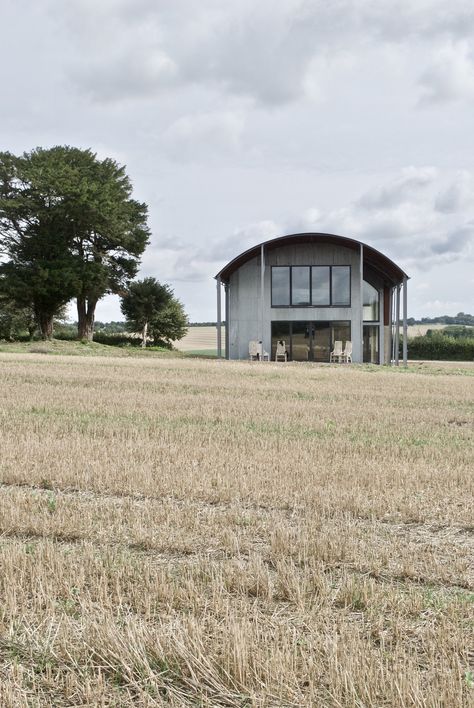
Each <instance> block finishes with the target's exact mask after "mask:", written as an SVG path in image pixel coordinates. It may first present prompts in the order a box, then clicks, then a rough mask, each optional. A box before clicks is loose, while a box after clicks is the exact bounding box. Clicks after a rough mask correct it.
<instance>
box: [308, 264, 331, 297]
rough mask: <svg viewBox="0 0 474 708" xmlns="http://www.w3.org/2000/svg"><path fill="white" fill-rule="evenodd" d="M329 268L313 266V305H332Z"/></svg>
mask: <svg viewBox="0 0 474 708" xmlns="http://www.w3.org/2000/svg"><path fill="white" fill-rule="evenodd" d="M329 282H330V278H329V266H313V268H312V271H311V290H312V295H313V305H330V304H331V301H330V298H329Z"/></svg>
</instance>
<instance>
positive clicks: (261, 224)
mask: <svg viewBox="0 0 474 708" xmlns="http://www.w3.org/2000/svg"><path fill="white" fill-rule="evenodd" d="M283 233H284V232H283ZM279 235H282V232H281V226H279V225H278V224H276V223H275V222H274V221H272V220H270V219H269V220H263V221H258V222H255V223H252V224H247V225H246V226H243V227H240V228H237V229H235V231H233V233H232V234H231V235H230V236H228V237H227V238H224V239H220V240H218V241H216V242H215V243H214V244H211V246H210V247H209V248H207V249H206V253H207V254H208V257H209V259H210V260H212V261H214V262H219V261H223V262H226V261H228V260H231V259H232V258H235V256H238V255H239V254H240V253H242V252H243V251H246V250H247V249H248V248H251V247H252V246H255V245H256V244H258V243H262V241H267V240H268V239H271V238H275V237H277V236H279Z"/></svg>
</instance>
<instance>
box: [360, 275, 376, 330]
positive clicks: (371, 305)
mask: <svg viewBox="0 0 474 708" xmlns="http://www.w3.org/2000/svg"><path fill="white" fill-rule="evenodd" d="M363 296H364V320H365V321H366V322H378V319H379V300H380V295H379V291H378V290H377V288H374V286H373V285H371V284H370V283H368V282H367V281H366V280H364V285H363Z"/></svg>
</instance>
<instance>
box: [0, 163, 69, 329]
mask: <svg viewBox="0 0 474 708" xmlns="http://www.w3.org/2000/svg"><path fill="white" fill-rule="evenodd" d="M51 169H52V166H51V160H50V158H49V156H47V155H46V154H39V153H38V154H34V155H33V154H32V155H24V156H22V157H15V156H14V155H11V154H10V153H0V253H1V254H2V256H3V258H4V259H5V258H6V259H7V260H6V261H4V262H3V263H2V264H1V265H0V275H1V277H2V291H3V292H4V293H5V294H6V295H7V296H8V297H9V298H10V300H11V301H13V302H14V303H15V305H16V306H17V307H19V308H31V309H32V311H33V312H34V315H35V318H36V322H37V324H38V327H39V328H40V331H41V334H42V336H43V338H45V339H47V338H50V337H51V336H52V333H53V319H54V317H55V315H56V314H57V313H58V312H59V311H60V310H61V308H62V307H64V305H65V304H66V303H67V302H68V301H69V300H70V299H71V298H72V297H73V296H74V295H75V293H76V292H77V288H78V286H79V280H78V277H77V272H76V271H77V266H76V264H75V262H74V258H73V255H72V253H71V238H70V230H69V227H68V223H67V215H66V212H65V209H64V204H63V202H62V200H61V198H60V197H59V196H58V194H57V191H56V190H55V189H54V185H53V184H52V180H51V177H50V174H48V170H51Z"/></svg>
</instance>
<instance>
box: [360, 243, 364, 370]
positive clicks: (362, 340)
mask: <svg viewBox="0 0 474 708" xmlns="http://www.w3.org/2000/svg"><path fill="white" fill-rule="evenodd" d="M359 278H360V283H359V290H360V293H359V297H360V333H359V336H360V363H361V364H362V362H363V361H364V244H363V243H361V244H360V263H359Z"/></svg>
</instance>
